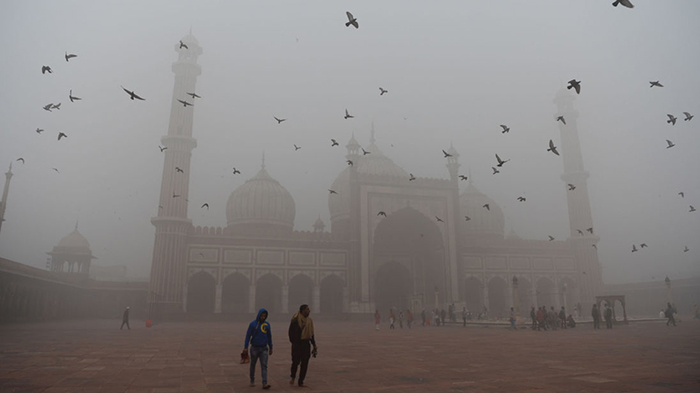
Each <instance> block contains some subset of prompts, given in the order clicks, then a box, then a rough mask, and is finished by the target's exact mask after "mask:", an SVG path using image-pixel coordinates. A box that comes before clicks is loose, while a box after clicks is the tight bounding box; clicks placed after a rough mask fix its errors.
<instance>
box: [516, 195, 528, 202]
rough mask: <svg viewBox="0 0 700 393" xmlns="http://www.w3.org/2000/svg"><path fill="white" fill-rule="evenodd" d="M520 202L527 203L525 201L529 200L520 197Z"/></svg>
mask: <svg viewBox="0 0 700 393" xmlns="http://www.w3.org/2000/svg"><path fill="white" fill-rule="evenodd" d="M518 201H520V202H525V201H527V198H525V197H521V196H519V197H518Z"/></svg>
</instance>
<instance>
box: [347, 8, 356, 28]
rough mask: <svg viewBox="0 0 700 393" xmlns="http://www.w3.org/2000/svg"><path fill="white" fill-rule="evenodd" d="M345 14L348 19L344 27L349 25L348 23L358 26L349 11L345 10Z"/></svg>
mask: <svg viewBox="0 0 700 393" xmlns="http://www.w3.org/2000/svg"><path fill="white" fill-rule="evenodd" d="M345 15H347V16H348V21H347V22H346V23H345V27H350V25H353V26H355V28H356V29H359V28H360V25H359V24H358V23H357V18H355V17H354V16H352V14H351V13H350V11H345Z"/></svg>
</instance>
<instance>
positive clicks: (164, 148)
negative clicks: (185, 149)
mask: <svg viewBox="0 0 700 393" xmlns="http://www.w3.org/2000/svg"><path fill="white" fill-rule="evenodd" d="M158 148H159V149H160V152H161V153H162V152H163V150H167V149H168V148H167V146H166V147H161V146H158Z"/></svg>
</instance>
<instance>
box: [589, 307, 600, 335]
mask: <svg viewBox="0 0 700 393" xmlns="http://www.w3.org/2000/svg"><path fill="white" fill-rule="evenodd" d="M591 317H593V329H600V311H599V310H598V306H597V305H595V304H594V305H593V308H592V309H591Z"/></svg>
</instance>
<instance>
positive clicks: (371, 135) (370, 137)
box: [369, 122, 375, 144]
mask: <svg viewBox="0 0 700 393" xmlns="http://www.w3.org/2000/svg"><path fill="white" fill-rule="evenodd" d="M374 142H375V139H374V122H372V129H371V130H370V136H369V143H370V144H374Z"/></svg>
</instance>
